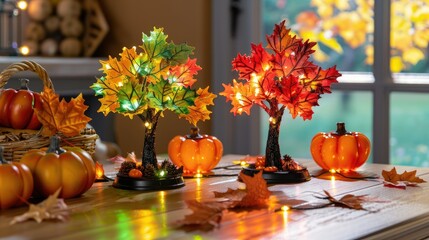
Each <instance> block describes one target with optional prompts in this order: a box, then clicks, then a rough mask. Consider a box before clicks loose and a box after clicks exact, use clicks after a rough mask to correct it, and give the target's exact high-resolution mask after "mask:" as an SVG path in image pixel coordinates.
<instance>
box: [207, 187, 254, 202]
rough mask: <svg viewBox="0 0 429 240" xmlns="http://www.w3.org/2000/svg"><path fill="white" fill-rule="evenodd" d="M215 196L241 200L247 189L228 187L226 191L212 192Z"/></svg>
mask: <svg viewBox="0 0 429 240" xmlns="http://www.w3.org/2000/svg"><path fill="white" fill-rule="evenodd" d="M213 193H214V195H215V198H226V199H228V200H232V201H241V199H243V197H244V196H246V194H247V191H246V190H244V189H231V188H228V190H227V191H226V192H216V191H215V192H213Z"/></svg>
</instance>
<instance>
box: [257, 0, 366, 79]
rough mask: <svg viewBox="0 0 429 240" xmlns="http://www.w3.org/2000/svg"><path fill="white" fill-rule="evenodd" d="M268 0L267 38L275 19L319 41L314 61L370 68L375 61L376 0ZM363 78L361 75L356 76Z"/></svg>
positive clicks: (265, 16) (344, 68)
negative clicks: (374, 9) (374, 16)
mask: <svg viewBox="0 0 429 240" xmlns="http://www.w3.org/2000/svg"><path fill="white" fill-rule="evenodd" d="M335 2H336V3H333V1H330V0H300V1H287V0H264V1H262V4H263V8H262V9H263V10H262V18H263V33H264V36H263V39H265V35H266V34H269V33H271V32H272V29H273V26H274V24H275V23H279V22H280V21H281V20H283V19H286V20H287V27H288V28H292V31H293V32H294V33H296V34H298V36H300V37H301V38H304V39H310V40H311V41H313V42H317V43H318V44H317V45H316V46H315V50H316V52H315V53H314V54H313V56H312V57H313V61H314V62H316V63H317V64H319V65H320V66H322V67H323V68H327V67H330V66H333V65H337V67H338V69H339V70H341V71H358V72H369V71H371V66H372V62H373V42H372V40H373V34H372V33H373V31H374V27H373V26H374V22H373V0H351V1H335ZM356 81H359V79H356Z"/></svg>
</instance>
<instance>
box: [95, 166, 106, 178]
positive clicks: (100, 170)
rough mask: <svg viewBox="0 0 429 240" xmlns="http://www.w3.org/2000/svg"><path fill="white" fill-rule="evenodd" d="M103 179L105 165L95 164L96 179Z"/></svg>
mask: <svg viewBox="0 0 429 240" xmlns="http://www.w3.org/2000/svg"><path fill="white" fill-rule="evenodd" d="M103 178H104V168H103V164H101V163H99V162H95V179H103Z"/></svg>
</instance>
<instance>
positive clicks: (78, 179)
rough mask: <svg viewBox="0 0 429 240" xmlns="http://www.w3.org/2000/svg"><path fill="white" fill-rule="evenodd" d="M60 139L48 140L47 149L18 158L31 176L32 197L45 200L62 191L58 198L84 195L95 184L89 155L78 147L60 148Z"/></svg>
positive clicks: (92, 165)
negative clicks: (41, 197)
mask: <svg viewBox="0 0 429 240" xmlns="http://www.w3.org/2000/svg"><path fill="white" fill-rule="evenodd" d="M59 143H60V140H59V137H57V136H53V137H51V143H50V145H49V148H48V150H47V151H46V149H43V148H42V149H35V150H30V151H28V152H27V153H26V154H24V156H23V157H22V158H21V162H22V163H24V164H26V165H27V166H28V167H29V168H30V169H31V172H32V173H33V177H34V183H35V194H41V195H42V196H44V197H48V196H49V195H51V194H53V193H55V191H57V190H58V189H59V188H61V192H60V195H59V197H60V198H72V197H76V196H79V195H81V194H83V193H85V192H86V191H87V190H88V189H89V188H90V187H91V186H92V184H93V183H94V181H95V164H94V161H93V160H92V157H91V155H90V154H89V153H87V152H86V151H84V150H82V149H81V148H78V147H63V148H60V144H59Z"/></svg>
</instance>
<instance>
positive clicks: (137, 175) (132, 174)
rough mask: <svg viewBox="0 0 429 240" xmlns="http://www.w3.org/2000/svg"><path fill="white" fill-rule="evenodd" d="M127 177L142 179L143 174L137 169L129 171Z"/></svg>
mask: <svg viewBox="0 0 429 240" xmlns="http://www.w3.org/2000/svg"><path fill="white" fill-rule="evenodd" d="M128 176H130V177H132V178H141V177H143V173H142V171H140V170H138V169H135V168H133V169H131V170H130V172H129V173H128Z"/></svg>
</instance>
